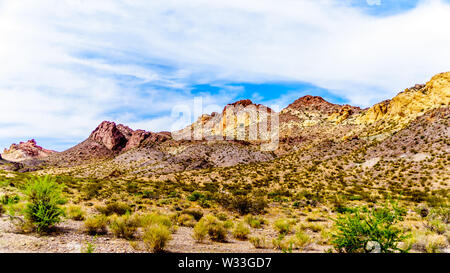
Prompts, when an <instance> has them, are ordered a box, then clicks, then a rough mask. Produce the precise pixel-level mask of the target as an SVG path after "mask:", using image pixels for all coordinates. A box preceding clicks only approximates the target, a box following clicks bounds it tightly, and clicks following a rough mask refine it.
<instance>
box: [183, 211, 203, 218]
mask: <svg viewBox="0 0 450 273" xmlns="http://www.w3.org/2000/svg"><path fill="white" fill-rule="evenodd" d="M181 213H182V214H189V215H192V216H193V217H194V219H195V221H200V219H202V217H203V212H202V211H200V210H193V209H187V210H183V211H182V212H181Z"/></svg>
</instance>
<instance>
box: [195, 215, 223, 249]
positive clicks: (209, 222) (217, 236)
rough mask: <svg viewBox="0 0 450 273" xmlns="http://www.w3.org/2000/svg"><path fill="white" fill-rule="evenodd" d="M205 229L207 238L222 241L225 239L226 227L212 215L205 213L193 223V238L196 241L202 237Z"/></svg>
mask: <svg viewBox="0 0 450 273" xmlns="http://www.w3.org/2000/svg"><path fill="white" fill-rule="evenodd" d="M205 230H206V231H207V234H208V235H209V238H210V239H211V240H213V241H217V242H223V241H225V240H226V235H227V230H226V228H225V227H224V225H223V223H222V222H221V221H220V220H219V219H217V218H216V217H214V216H213V215H206V216H205V217H203V218H202V219H200V221H199V222H198V223H197V224H196V225H195V227H194V238H195V239H196V240H197V241H201V240H202V239H204V232H205ZM197 233H198V234H197ZM202 236H203V238H202Z"/></svg>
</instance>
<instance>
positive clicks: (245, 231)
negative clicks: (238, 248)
mask: <svg viewBox="0 0 450 273" xmlns="http://www.w3.org/2000/svg"><path fill="white" fill-rule="evenodd" d="M249 234H250V229H249V228H248V226H247V225H246V224H245V223H243V222H239V223H238V224H237V225H236V226H235V227H234V229H233V236H234V238H236V239H238V240H246V239H247V236H248V235H249Z"/></svg>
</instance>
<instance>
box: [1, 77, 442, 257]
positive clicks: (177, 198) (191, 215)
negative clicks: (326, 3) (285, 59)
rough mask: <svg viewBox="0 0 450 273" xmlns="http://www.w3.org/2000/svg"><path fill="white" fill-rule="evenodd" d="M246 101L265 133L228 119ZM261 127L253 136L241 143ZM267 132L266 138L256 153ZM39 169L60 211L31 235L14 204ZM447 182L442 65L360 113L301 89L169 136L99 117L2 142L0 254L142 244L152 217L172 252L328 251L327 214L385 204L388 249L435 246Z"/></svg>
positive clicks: (331, 244) (332, 223)
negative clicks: (44, 136)
mask: <svg viewBox="0 0 450 273" xmlns="http://www.w3.org/2000/svg"><path fill="white" fill-rule="evenodd" d="M250 108H251V109H263V110H264V113H269V115H276V118H277V122H278V125H279V126H278V128H277V131H275V130H274V127H271V123H274V122H275V121H274V120H270V119H269V120H268V119H266V118H264V116H262V115H261V114H260V113H259V114H255V115H253V114H247V115H245V114H244V115H241V112H242V111H243V110H244V109H250ZM230 109H232V110H230ZM262 126H267V127H268V128H269V130H268V132H267V134H266V137H267V139H263V140H261V139H251V137H250V136H251V129H252V128H257V129H259V128H262ZM194 128H201V131H198V132H199V135H200V137H198V135H197V136H195V135H194V133H192V132H193V129H194ZM264 128H265V127H264ZM239 134H242V136H243V137H242V139H234V140H226V139H225V138H223V137H224V136H227V135H232V136H238V135H239ZM274 134H277V140H278V141H279V142H278V143H277V148H276V149H274V150H272V151H271V150H261V145H262V144H264V143H265V142H267V141H268V140H269V139H271V137H273V136H274ZM210 138H214V140H211V139H210ZM221 138H222V139H221ZM45 175H48V177H47V178H48V179H51V178H53V179H54V181H55V183H57V184H58V185H61V184H64V185H65V186H64V189H62V191H61V195H62V196H63V198H62V199H61V200H60V202H59V203H58V204H59V205H60V206H62V207H63V208H64V209H65V211H66V213H65V216H64V217H63V219H64V221H63V222H55V224H54V225H52V227H53V230H52V231H51V232H53V233H51V235H50V237H45V238H44V237H37V235H36V234H37V233H36V232H37V231H36V228H35V227H33V225H30V223H29V222H28V221H27V218H26V217H24V215H26V214H24V209H25V206H26V202H28V201H29V199H27V197H26V196H27V193H26V191H25V188H26V185H27V183H29V181H30V180H31V181H33V179H36V177H44V176H45ZM47 178H46V179H47ZM41 179H42V178H41ZM449 190H450V72H446V73H441V74H438V75H436V76H434V77H433V78H432V79H430V81H429V82H427V83H426V84H417V85H415V86H413V87H411V88H407V89H405V90H403V91H401V92H399V93H398V95H396V96H395V97H393V98H392V99H390V100H386V101H383V102H380V103H377V104H375V105H374V106H372V107H369V108H367V109H361V108H359V107H355V106H351V105H338V104H333V103H330V102H327V101H326V100H324V99H323V98H321V97H318V96H304V97H301V98H299V99H297V100H296V101H294V102H293V103H291V104H290V105H289V106H288V107H286V108H285V109H283V110H281V111H280V112H279V113H275V112H274V111H273V110H272V109H270V108H268V107H266V106H264V105H259V104H255V103H253V102H252V101H251V100H242V101H238V102H235V103H233V104H229V105H226V106H224V109H223V112H221V113H211V114H205V115H202V116H201V117H199V118H198V120H197V121H196V122H195V123H194V124H192V125H189V126H188V127H186V128H185V129H183V130H180V131H178V132H172V133H170V132H147V131H144V130H132V129H131V128H129V127H127V126H125V125H122V124H116V123H114V122H110V121H105V122H102V123H101V124H100V125H99V126H98V127H97V128H95V129H94V130H93V131H92V133H91V134H90V135H89V136H88V137H87V139H86V140H84V141H83V142H81V143H80V144H78V145H76V146H75V147H72V148H70V149H68V150H66V151H63V152H54V151H50V150H46V149H44V148H42V147H40V146H38V145H37V144H36V142H35V141H34V140H31V141H28V142H23V143H20V144H18V145H17V144H13V145H12V146H11V148H10V149H8V150H5V151H4V153H2V155H1V157H0V200H1V203H0V204H1V206H0V216H1V215H3V216H1V218H0V230H1V235H0V252H3V251H8V252H9V251H11V252H16V251H19V252H20V251H35V252H79V251H82V249H84V248H83V247H86V246H87V245H92V244H95V245H97V250H98V251H100V252H116V251H117V252H141V251H151V250H152V249H153V250H155V247H154V246H152V244H151V243H149V240H150V239H149V238H148V237H147V236H149V235H148V234H149V232H150V231H149V230H153V229H156V228H155V226H154V225H153V226H152V224H155V223H157V224H158V225H159V226H158V227H159V228H161V227H160V226H161V225H162V226H163V227H164V229H167V234H166V235H165V236H166V237H165V238H166V239H167V245H166V248H165V249H166V250H167V251H172V252H253V251H254V252H273V251H277V252H281V251H284V252H286V251H294V252H296V251H297V252H325V251H339V250H342V249H339V248H338V247H336V241H335V240H334V239H335V237H334V236H335V234H336V233H337V226H336V219H338V218H339V217H344V216H345V215H351V214H352V213H355V212H356V211H359V210H361V211H363V212H366V213H367V211H369V210H371V209H378V208H381V207H382V206H383V205H384V204H386V203H390V202H395V203H396V205H395V206H398V207H399V208H401V210H400V209H399V210H398V211H402V212H401V213H400V214H399V215H397V216H398V219H399V220H398V222H395V228H396V229H398V230H400V231H401V232H403V233H405V234H408V236H406V237H405V238H402V240H401V242H399V243H398V245H397V246H398V248H396V249H395V251H402V250H407V251H413V252H448V251H449V250H450V249H449V240H450V237H449V235H450V226H449V222H448V220H449V218H448V216H449V203H448V202H449V196H450V195H449ZM392 206H393V205H392ZM398 207H396V208H398ZM398 211H397V210H395V212H396V213H397V212H398ZM333 219H334V220H333ZM28 220H29V219H28ZM211 226H212V227H213V228H212V229H211ZM202 229H203V230H202ZM152 232H153V231H152ZM155 232H156V231H155ZM158 232H159V231H158ZM162 233H164V232H162ZM95 234H98V235H97V237H95V240H94V239H93V238H94V237H93V236H94V235H95ZM161 236H162V235H161ZM49 238H52V239H49ZM49 240H50V241H49ZM225 242H228V243H225ZM163 248H164V247H163ZM156 250H158V249H156ZM160 250H162V249H160Z"/></svg>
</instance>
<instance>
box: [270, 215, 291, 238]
mask: <svg viewBox="0 0 450 273" xmlns="http://www.w3.org/2000/svg"><path fill="white" fill-rule="evenodd" d="M273 226H274V228H275V230H276V231H278V234H283V235H286V234H288V233H289V232H291V227H292V220H289V219H285V218H280V219H277V220H276V221H275V222H274V223H273Z"/></svg>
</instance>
